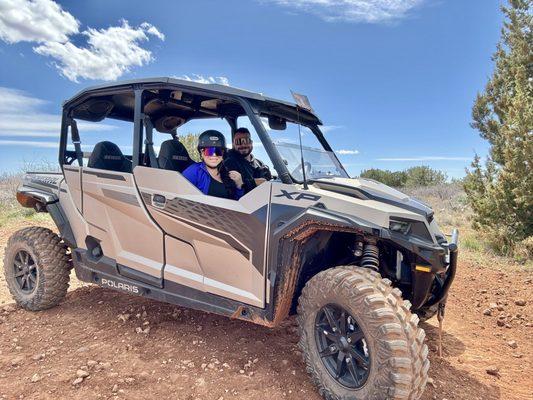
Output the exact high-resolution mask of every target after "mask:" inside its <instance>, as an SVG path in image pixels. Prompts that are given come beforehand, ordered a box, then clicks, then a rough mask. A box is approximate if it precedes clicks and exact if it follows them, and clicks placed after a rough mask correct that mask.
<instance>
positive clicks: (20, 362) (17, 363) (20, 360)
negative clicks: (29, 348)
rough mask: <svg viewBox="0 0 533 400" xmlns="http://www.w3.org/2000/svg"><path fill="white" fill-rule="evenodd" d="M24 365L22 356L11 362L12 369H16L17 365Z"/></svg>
mask: <svg viewBox="0 0 533 400" xmlns="http://www.w3.org/2000/svg"><path fill="white" fill-rule="evenodd" d="M23 363H24V357H22V356H19V357H15V358H13V359H12V360H11V366H12V367H16V366H17V365H21V364H23Z"/></svg>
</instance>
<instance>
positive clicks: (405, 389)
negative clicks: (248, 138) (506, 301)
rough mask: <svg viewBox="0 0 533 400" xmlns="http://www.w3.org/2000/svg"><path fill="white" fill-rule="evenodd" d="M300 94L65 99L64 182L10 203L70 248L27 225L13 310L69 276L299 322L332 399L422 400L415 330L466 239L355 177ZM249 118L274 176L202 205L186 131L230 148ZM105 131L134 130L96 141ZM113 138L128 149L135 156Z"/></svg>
mask: <svg viewBox="0 0 533 400" xmlns="http://www.w3.org/2000/svg"><path fill="white" fill-rule="evenodd" d="M302 98H304V97H302V96H295V99H296V104H293V103H289V102H284V101H279V100H275V99H272V98H269V97H266V96H263V95H261V94H257V93H252V92H248V91H245V90H241V89H236V88H232V87H229V86H221V85H216V84H200V83H194V82H189V81H183V80H178V79H170V78H154V79H142V80H135V81H126V82H122V83H117V84H112V85H102V86H96V87H92V88H89V89H86V90H83V91H81V92H80V93H78V94H77V95H75V96H74V97H73V98H71V99H70V100H68V101H66V102H65V103H64V104H63V113H62V125H61V138H60V143H59V165H60V168H61V171H62V172H59V173H31V172H29V173H27V174H26V175H25V177H24V180H23V183H22V185H21V186H20V188H19V189H18V193H17V199H18V201H19V202H20V204H22V205H23V206H24V207H33V208H35V209H36V210H37V211H43V212H48V213H49V214H50V215H51V217H52V218H53V220H54V222H55V223H56V225H57V229H58V231H59V236H58V235H56V234H55V233H53V232H52V231H50V230H48V229H45V228H40V227H31V228H26V229H22V230H20V231H18V232H16V233H15V234H13V236H12V237H11V238H10V239H9V242H8V245H7V248H6V252H5V260H4V271H5V275H6V282H7V284H8V286H9V290H10V291H11V294H12V296H13V298H14V299H15V301H16V302H17V303H18V305H20V306H21V307H23V308H25V309H27V310H32V311H38V310H44V309H46V308H49V307H53V306H54V305H56V304H58V303H59V302H60V301H61V299H63V297H64V296H65V293H66V292H67V287H68V282H69V272H70V269H71V268H72V267H73V268H74V269H75V271H76V275H77V277H78V279H80V280H82V281H85V282H92V283H95V284H98V285H101V286H103V287H106V288H111V289H115V290H118V291H122V292H126V293H130V294H135V295H138V296H144V297H147V298H151V299H156V300H160V301H165V302H169V303H173V304H177V305H180V306H185V307H190V308H194V309H197V310H202V311H206V312H213V313H217V314H221V315H225V316H228V317H230V318H238V319H242V320H246V321H250V322H253V323H256V324H261V325H264V326H267V327H274V326H277V325H278V324H280V323H281V322H282V321H283V320H284V319H285V318H287V317H288V316H289V315H290V314H297V321H298V324H299V334H300V341H299V346H300V348H301V350H302V352H303V356H304V360H305V363H306V369H307V371H308V372H309V374H310V375H311V378H312V380H313V381H314V383H315V384H316V385H317V387H318V390H319V391H320V393H321V394H322V396H323V397H324V398H326V399H375V400H381V399H418V398H419V397H420V396H421V394H422V392H423V390H424V387H425V385H426V381H427V374H428V368H429V361H428V348H427V346H426V345H425V344H424V337H425V335H424V331H423V330H422V329H421V328H419V327H418V322H419V319H423V320H424V319H427V318H429V317H431V316H432V315H434V314H435V313H437V312H439V315H440V316H442V313H443V311H444V304H445V301H446V298H447V293H448V289H449V288H450V285H451V283H452V281H453V278H454V275H455V269H456V264H457V231H455V230H454V233H453V235H452V237H451V239H450V240H448V239H447V237H446V236H445V235H444V234H443V233H442V232H441V230H440V229H439V227H438V225H437V222H436V221H435V220H434V218H433V211H432V210H431V209H430V208H429V207H428V206H426V205H424V204H423V203H421V202H419V201H417V200H415V199H412V198H410V197H408V196H406V195H404V194H402V193H400V192H398V191H396V190H394V189H392V188H389V187H387V186H385V185H382V184H380V183H378V182H375V181H372V180H367V179H350V178H349V176H348V174H347V172H346V171H345V169H344V168H343V166H342V165H341V163H340V162H339V160H338V159H337V157H336V155H335V153H334V151H333V150H332V148H331V147H330V145H329V144H328V142H327V141H326V139H325V138H324V135H323V134H322V132H321V130H320V125H321V121H320V119H319V118H318V117H317V116H316V115H315V113H314V112H313V111H312V109H311V108H310V107H309V106H308V103H306V102H305V101H302ZM243 118H244V119H245V121H247V122H248V123H249V125H250V128H252V130H253V131H254V135H255V136H256V137H257V139H256V140H257V141H256V148H255V150H254V154H256V151H262V152H263V153H261V154H263V157H265V158H267V157H268V159H266V160H264V161H267V162H268V160H269V162H270V163H271V165H272V168H273V169H274V171H275V175H276V176H275V177H274V179H273V180H271V181H268V182H265V183H262V184H260V185H258V186H257V187H256V188H255V189H253V190H251V191H250V192H249V193H247V194H246V195H245V196H243V197H242V198H241V199H240V200H238V201H236V200H230V199H222V198H215V197H211V196H207V195H204V194H203V193H201V192H200V191H199V190H198V189H197V188H196V187H195V186H193V185H192V184H191V183H190V182H189V181H187V180H186V179H185V178H184V177H183V176H182V174H181V172H182V171H183V170H184V168H186V167H187V166H188V165H189V164H190V163H191V158H190V154H189V152H188V151H187V149H186V146H184V144H183V143H182V142H180V136H179V135H178V129H179V132H180V133H181V132H190V129H191V128H190V127H191V126H192V127H195V126H200V125H202V124H204V125H208V124H209V123H216V124H223V126H224V127H225V129H226V130H225V132H227V133H228V134H229V133H231V134H233V133H234V132H235V130H236V129H237V127H238V125H240V124H241V121H242V119H243ZM80 121H81V122H80ZM100 121H105V122H106V123H108V124H109V123H113V121H115V122H116V121H121V123H122V124H123V125H121V126H126V128H124V129H123V130H122V131H120V132H117V130H116V129H111V130H107V128H106V130H104V129H100V130H92V129H93V128H92V126H93V125H94V124H95V123H97V122H100ZM182 126H184V128H181V127H182ZM187 126H189V127H187ZM87 127H88V128H87ZM84 129H86V131H91V130H92V133H90V134H86V135H80V130H81V131H83V130H84ZM183 129H185V131H184V130H183ZM223 129H224V128H222V130H223ZM291 132H292V133H294V132H298V133H299V135H298V136H299V140H300V141H298V140H294V138H291V137H289V136H290V133H291ZM81 133H83V132H81ZM154 133H155V134H156V135H154ZM102 134H103V135H106V136H105V139H107V140H101V141H99V142H98V143H95V144H94V145H92V144H91V145H89V143H91V141H94V140H93V139H94V137H97V136H98V135H100V136H101V135H102ZM113 135H114V136H113ZM81 136H83V137H84V138H83V140H82V138H81ZM91 136H93V138H91ZM110 136H113V137H116V140H120V141H122V142H123V141H129V140H131V142H130V143H132V144H133V145H132V146H129V147H128V146H124V147H123V149H126V148H128V149H129V150H130V152H131V155H124V154H123V152H122V151H121V149H120V147H119V146H117V144H116V143H112V142H110V141H109V138H110ZM155 136H158V137H160V136H164V137H165V139H166V140H164V141H163V142H161V143H160V144H159V145H154V139H155ZM189 148H190V146H189ZM87 149H89V150H91V151H86V150H87ZM156 153H157V154H156ZM274 171H273V172H274Z"/></svg>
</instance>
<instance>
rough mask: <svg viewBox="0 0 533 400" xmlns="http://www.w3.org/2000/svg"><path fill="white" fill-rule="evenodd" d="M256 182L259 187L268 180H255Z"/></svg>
mask: <svg viewBox="0 0 533 400" xmlns="http://www.w3.org/2000/svg"><path fill="white" fill-rule="evenodd" d="M254 181H255V184H256V186H259V185H260V184H262V183H265V182H266V179H265V178H255V179H254Z"/></svg>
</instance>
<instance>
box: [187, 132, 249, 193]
mask: <svg viewBox="0 0 533 400" xmlns="http://www.w3.org/2000/svg"><path fill="white" fill-rule="evenodd" d="M198 151H199V153H200V156H201V157H202V162H199V163H195V164H193V165H191V166H189V167H188V168H187V169H185V171H183V176H184V177H185V178H187V179H188V180H189V181H190V182H191V183H192V184H193V185H195V186H196V187H197V188H198V189H200V191H201V192H202V193H204V194H207V195H209V196H215V197H223V198H227V199H234V200H238V199H239V198H240V197H241V196H242V195H243V194H244V191H243V189H242V184H243V182H242V177H241V174H240V173H239V172H237V171H228V170H227V169H226V168H225V166H224V164H223V163H222V157H223V156H224V152H225V151H226V141H225V139H224V135H223V134H222V133H220V132H218V131H215V130H208V131H205V132H203V133H202V134H201V135H200V137H199V138H198Z"/></svg>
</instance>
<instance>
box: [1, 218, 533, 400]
mask: <svg viewBox="0 0 533 400" xmlns="http://www.w3.org/2000/svg"><path fill="white" fill-rule="evenodd" d="M40 223H41V224H42V223H43V221H40ZM19 227H20V225H18V226H17V225H13V224H7V225H4V226H0V249H1V250H0V257H1V258H3V248H4V246H5V243H6V241H7V237H8V236H9V235H10V234H11V233H12V232H13V231H14V230H16V229H18V228H19ZM0 268H1V267H0ZM2 275H3V274H2ZM2 279H3V277H2V278H0V398H5V399H22V398H24V399H58V398H68V399H88V398H91V399H92V398H128V399H154V398H161V399H182V400H185V399H187V400H195V399H206V400H211V399H213V400H223V399H257V400H259V399H261V400H263V399H309V400H318V399H319V398H320V397H319V395H318V394H317V392H316V390H315V388H314V387H313V385H312V384H311V383H310V381H309V379H308V378H307V375H306V373H305V370H304V365H303V362H302V359H301V354H300V353H299V351H298V349H297V347H296V342H297V333H296V326H295V322H294V320H292V319H291V320H288V321H287V322H286V323H285V324H284V325H283V326H281V327H279V328H276V329H267V328H264V327H261V326H256V325H253V324H250V323H247V322H243V321H236V320H230V319H227V318H224V317H219V316H216V315H212V314H206V313H203V312H198V311H193V310H187V309H183V308H179V307H174V306H171V305H168V304H163V303H159V302H156V301H150V300H146V299H142V298H139V297H132V296H128V295H125V294H121V293H116V292H113V291H110V290H107V289H102V288H99V287H96V286H88V285H81V284H80V283H77V282H76V281H75V279H73V288H72V290H71V291H70V292H69V293H68V295H67V298H66V299H65V301H64V302H63V303H61V305H60V306H58V307H56V308H54V309H51V310H48V311H44V312H39V313H31V312H27V311H24V310H22V309H19V308H17V307H16V306H15V305H14V304H12V301H11V299H10V297H9V294H8V292H7V289H6V287H5V282H3V281H2ZM532 285H533V277H532V274H531V272H524V271H521V270H520V269H518V268H514V267H513V268H507V267H506V266H505V265H503V266H498V265H496V266H494V265H491V266H480V265H478V264H476V263H474V262H472V261H465V260H462V261H461V262H460V265H459V270H458V274H457V278H456V282H455V285H454V286H453V288H452V291H451V294H450V300H449V304H448V308H447V315H446V319H445V323H444V336H443V343H444V355H443V357H442V358H439V357H438V355H437V338H438V330H437V322H436V320H430V321H429V322H428V323H425V324H422V326H423V328H424V329H425V330H426V333H427V342H428V345H429V347H430V358H431V369H430V377H431V379H430V384H429V385H428V387H427V390H426V392H425V394H424V396H423V399H424V400H430V399H441V400H444V399H448V400H452V399H469V400H470V399H472V400H474V399H482V400H491V399H503V400H513V399H523V400H525V399H531V398H533V378H532V377H531V371H532V360H533V358H532V355H533V351H532V345H531V344H532V343H533V318H532V310H533V295H532V293H533V292H532V290H531V289H532Z"/></svg>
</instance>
